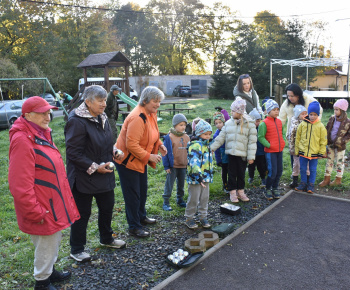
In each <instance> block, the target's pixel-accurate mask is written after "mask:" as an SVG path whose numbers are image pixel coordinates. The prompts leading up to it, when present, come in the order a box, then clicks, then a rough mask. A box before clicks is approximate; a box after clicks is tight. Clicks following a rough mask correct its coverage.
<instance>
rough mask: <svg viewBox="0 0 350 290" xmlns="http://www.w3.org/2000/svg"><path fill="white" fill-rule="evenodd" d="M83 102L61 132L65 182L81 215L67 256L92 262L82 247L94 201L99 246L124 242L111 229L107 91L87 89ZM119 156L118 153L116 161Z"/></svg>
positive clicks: (71, 237) (110, 158)
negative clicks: (66, 178) (64, 142)
mask: <svg viewBox="0 0 350 290" xmlns="http://www.w3.org/2000/svg"><path fill="white" fill-rule="evenodd" d="M83 99H84V102H83V103H82V104H81V105H80V106H79V107H78V108H77V109H75V110H73V111H72V112H71V113H70V114H69V117H68V122H67V124H66V127H65V130H64V134H65V137H66V156H67V173H68V180H69V184H70V187H71V189H72V193H73V196H74V199H75V202H76V204H77V207H78V210H79V213H80V216H81V218H80V220H78V221H76V222H75V223H74V224H73V225H72V227H71V235H70V246H71V254H70V256H71V257H72V258H73V259H75V260H76V261H88V260H90V259H91V256H90V254H88V253H86V252H85V251H84V246H85V244H86V228H87V224H88V221H89V217H90V215H91V205H92V199H93V198H95V200H96V204H97V207H98V228H99V232H100V243H101V245H104V246H107V247H112V248H123V247H125V242H124V241H122V240H117V239H114V238H113V236H112V234H113V230H112V228H111V222H112V214H113V207H114V187H115V177H114V172H113V168H112V169H111V168H110V165H112V166H113V165H114V164H113V163H112V162H111V161H112V160H113V141H112V131H111V127H110V124H109V122H108V118H107V116H106V114H105V113H104V110H105V108H106V100H107V92H106V90H105V89H104V88H103V87H101V86H96V85H94V86H90V87H88V88H86V89H85V91H84V94H83ZM122 157H123V155H122V154H121V155H120V156H118V157H116V158H117V159H119V158H122Z"/></svg>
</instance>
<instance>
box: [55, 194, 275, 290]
mask: <svg viewBox="0 0 350 290" xmlns="http://www.w3.org/2000/svg"><path fill="white" fill-rule="evenodd" d="M247 193H248V196H249V198H250V202H248V203H240V204H239V205H240V206H241V207H242V213H241V214H240V215H238V216H230V215H226V214H222V213H221V212H220V208H219V206H220V205H221V204H223V203H225V202H228V200H229V198H228V195H226V194H223V195H222V198H220V199H216V200H210V202H209V214H208V220H209V222H210V223H211V224H212V225H217V224H220V223H235V224H236V228H238V227H240V226H241V225H243V224H245V223H246V222H247V221H249V220H250V219H252V218H253V217H254V216H256V215H257V214H259V213H260V212H261V211H263V210H264V209H265V208H266V207H268V206H269V205H270V204H271V203H272V202H273V201H272V202H269V201H267V200H266V199H265V198H264V197H263V195H262V193H261V190H260V189H259V188H253V189H249V190H247ZM156 218H157V220H158V223H157V224H156V225H152V226H150V227H149V229H150V231H151V237H150V238H148V239H147V240H142V239H136V238H133V237H131V236H124V237H123V236H122V237H120V238H122V239H124V240H126V242H127V244H128V246H127V248H125V249H121V250H112V249H100V250H99V251H97V252H96V254H95V255H94V256H93V260H92V261H91V262H87V263H76V264H73V265H72V268H71V269H69V270H70V271H71V272H72V278H71V280H70V281H69V283H67V284H65V285H57V286H61V289H150V288H152V287H154V286H155V285H157V284H158V283H160V282H161V281H163V280H164V279H166V278H167V277H169V276H170V275H172V274H173V273H174V272H175V271H176V269H174V268H173V267H172V266H170V265H169V264H167V263H166V261H165V257H166V256H167V255H168V254H169V253H170V252H173V251H175V250H177V249H179V248H184V243H185V240H187V239H189V238H193V237H197V235H198V233H199V232H201V231H203V228H201V227H199V228H198V229H197V230H195V231H193V230H190V229H188V228H187V227H186V226H185V225H184V224H183V223H184V217H183V216H180V217H175V218H172V219H171V220H169V219H167V220H165V219H163V218H162V216H157V217H156Z"/></svg>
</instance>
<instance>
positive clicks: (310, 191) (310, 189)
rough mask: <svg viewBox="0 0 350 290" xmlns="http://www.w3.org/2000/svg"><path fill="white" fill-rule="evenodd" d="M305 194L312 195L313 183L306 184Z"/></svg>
mask: <svg viewBox="0 0 350 290" xmlns="http://www.w3.org/2000/svg"><path fill="white" fill-rule="evenodd" d="M307 193H311V194H313V193H314V183H308V184H307Z"/></svg>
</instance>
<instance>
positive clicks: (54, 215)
mask: <svg viewBox="0 0 350 290" xmlns="http://www.w3.org/2000/svg"><path fill="white" fill-rule="evenodd" d="M49 201H50V206H51V210H52V214H53V218H54V219H55V221H56V222H57V216H56V213H55V208H54V207H53V201H52V198H50V199H49Z"/></svg>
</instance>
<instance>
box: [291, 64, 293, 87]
mask: <svg viewBox="0 0 350 290" xmlns="http://www.w3.org/2000/svg"><path fill="white" fill-rule="evenodd" d="M290 83H291V84H292V83H293V65H291V66H290Z"/></svg>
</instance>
